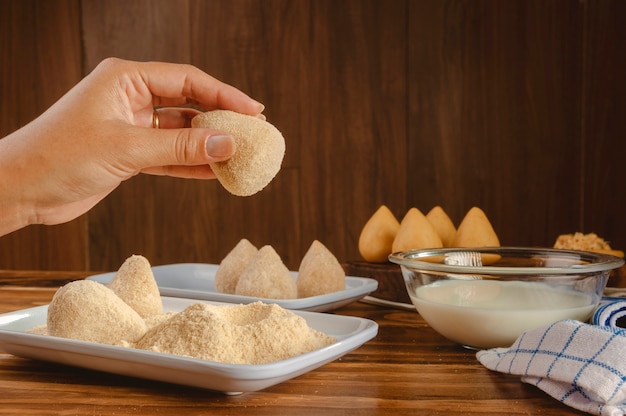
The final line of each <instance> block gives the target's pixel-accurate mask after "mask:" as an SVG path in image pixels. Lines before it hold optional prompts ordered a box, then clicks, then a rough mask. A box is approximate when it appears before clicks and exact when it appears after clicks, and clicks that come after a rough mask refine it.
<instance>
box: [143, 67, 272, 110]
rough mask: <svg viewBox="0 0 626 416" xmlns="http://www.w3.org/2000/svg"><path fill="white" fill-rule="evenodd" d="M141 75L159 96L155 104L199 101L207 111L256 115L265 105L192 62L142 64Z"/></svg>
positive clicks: (165, 104) (170, 104) (173, 104)
mask: <svg viewBox="0 0 626 416" xmlns="http://www.w3.org/2000/svg"><path fill="white" fill-rule="evenodd" d="M139 68H140V74H141V77H142V79H143V81H144V82H145V84H146V86H147V87H148V88H149V89H150V91H151V92H152V94H153V96H155V97H156V100H155V101H156V102H155V105H163V106H180V105H182V104H183V102H182V100H181V98H184V99H185V102H184V103H191V104H197V105H198V106H200V107H202V108H203V109H205V110H214V109H217V108H220V109H224V110H232V111H237V112H239V113H243V114H249V115H253V116H256V115H258V114H260V113H261V112H262V111H263V109H264V106H263V104H261V103H259V102H257V101H256V100H253V99H252V98H250V97H249V96H248V95H246V94H245V93H243V92H242V91H240V90H238V89H237V88H235V87H233V86H231V85H228V84H225V83H223V82H221V81H219V80H217V79H216V78H213V77H212V76H210V75H208V74H206V73H205V72H203V71H201V70H200V69H198V68H196V67H194V66H191V65H180V64H170V63H163V62H146V63H141V64H140V66H139Z"/></svg>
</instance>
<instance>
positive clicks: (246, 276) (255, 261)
mask: <svg viewBox="0 0 626 416" xmlns="http://www.w3.org/2000/svg"><path fill="white" fill-rule="evenodd" d="M235 294H237V295H240V296H253V297H257V298H267V299H295V298H297V297H298V288H297V287H296V280H295V279H294V277H293V276H292V275H291V272H289V269H288V268H287V266H285V264H284V263H283V261H282V259H281V258H280V256H279V255H278V253H276V250H274V248H273V247H272V246H270V245H266V246H263V247H261V248H260V249H259V251H258V252H257V253H256V254H255V255H254V257H253V258H252V260H250V262H249V263H248V265H247V266H246V268H245V269H244V271H243V273H241V276H240V277H239V282H237V288H236V289H235Z"/></svg>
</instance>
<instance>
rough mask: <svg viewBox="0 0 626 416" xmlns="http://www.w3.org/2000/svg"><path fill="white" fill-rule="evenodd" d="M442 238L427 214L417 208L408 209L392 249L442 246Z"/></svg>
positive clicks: (404, 249) (401, 249) (403, 249)
mask: <svg viewBox="0 0 626 416" xmlns="http://www.w3.org/2000/svg"><path fill="white" fill-rule="evenodd" d="M441 247H443V244H442V242H441V238H440V237H439V234H437V231H436V230H435V228H434V227H433V225H432V224H431V223H430V221H428V220H427V219H426V216H425V215H424V214H422V212H421V211H420V210H419V209H417V208H411V209H409V210H408V211H407V213H406V214H405V215H404V218H402V222H401V223H400V229H399V230H398V233H397V234H396V238H395V239H394V240H393V245H392V251H393V252H398V251H407V250H412V249H421V248H441Z"/></svg>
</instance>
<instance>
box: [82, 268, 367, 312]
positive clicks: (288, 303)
mask: <svg viewBox="0 0 626 416" xmlns="http://www.w3.org/2000/svg"><path fill="white" fill-rule="evenodd" d="M218 268H219V265H217V264H205V263H180V264H168V265H163V266H154V267H152V272H153V273H154V278H155V280H156V282H157V285H158V286H159V292H160V293H161V296H172V297H178V298H187V299H201V300H212V301H216V302H227V303H236V304H241V303H243V304H246V303H252V302H256V301H258V300H261V301H264V302H271V303H276V304H278V305H280V306H282V307H283V308H285V309H292V310H302V311H314V312H328V311H332V310H334V309H338V308H340V307H342V306H345V305H347V304H349V303H352V302H354V301H357V300H359V299H361V298H362V297H364V296H366V295H368V294H369V293H372V292H374V291H375V290H376V289H377V288H378V281H377V280H375V279H370V278H367V277H353V276H346V288H345V290H341V291H338V292H333V293H328V294H325V295H319V296H311V297H308V298H299V299H263V298H256V297H251V296H239V295H231V294H227V293H220V292H218V291H217V290H216V289H215V284H214V282H215V272H216V271H217V269H218ZM291 274H292V275H293V277H294V279H297V277H298V273H297V272H291ZM114 276H115V273H104V274H97V275H94V276H90V277H88V279H89V280H95V281H97V282H100V283H104V284H106V283H108V282H110V281H111V279H113V277H114Z"/></svg>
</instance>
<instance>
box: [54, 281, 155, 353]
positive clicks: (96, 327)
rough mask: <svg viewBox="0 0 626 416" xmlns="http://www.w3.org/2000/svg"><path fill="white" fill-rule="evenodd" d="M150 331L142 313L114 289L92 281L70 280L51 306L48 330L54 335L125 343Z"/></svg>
mask: <svg viewBox="0 0 626 416" xmlns="http://www.w3.org/2000/svg"><path fill="white" fill-rule="evenodd" d="M146 330H147V327H146V324H145V322H144V320H143V319H142V318H141V316H139V314H138V313H137V312H136V311H135V310H134V309H133V308H131V307H130V306H129V305H127V304H126V303H125V302H124V301H123V300H122V299H120V298H119V297H118V296H117V295H116V294H115V293H113V291H112V290H111V289H109V288H108V287H106V286H105V285H103V284H101V283H98V282H95V281H92V280H77V281H74V282H70V283H68V284H66V285H65V286H63V287H61V288H60V289H59V290H57V291H56V293H55V294H54V297H53V298H52V301H51V302H50V305H49V306H48V315H47V331H48V334H49V335H52V336H55V337H63V338H71V339H77V340H81V341H89V342H98V343H101V344H111V345H123V344H124V343H125V342H128V343H132V342H135V341H137V340H138V339H139V338H140V337H142V336H143V335H144V334H145V332H146Z"/></svg>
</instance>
